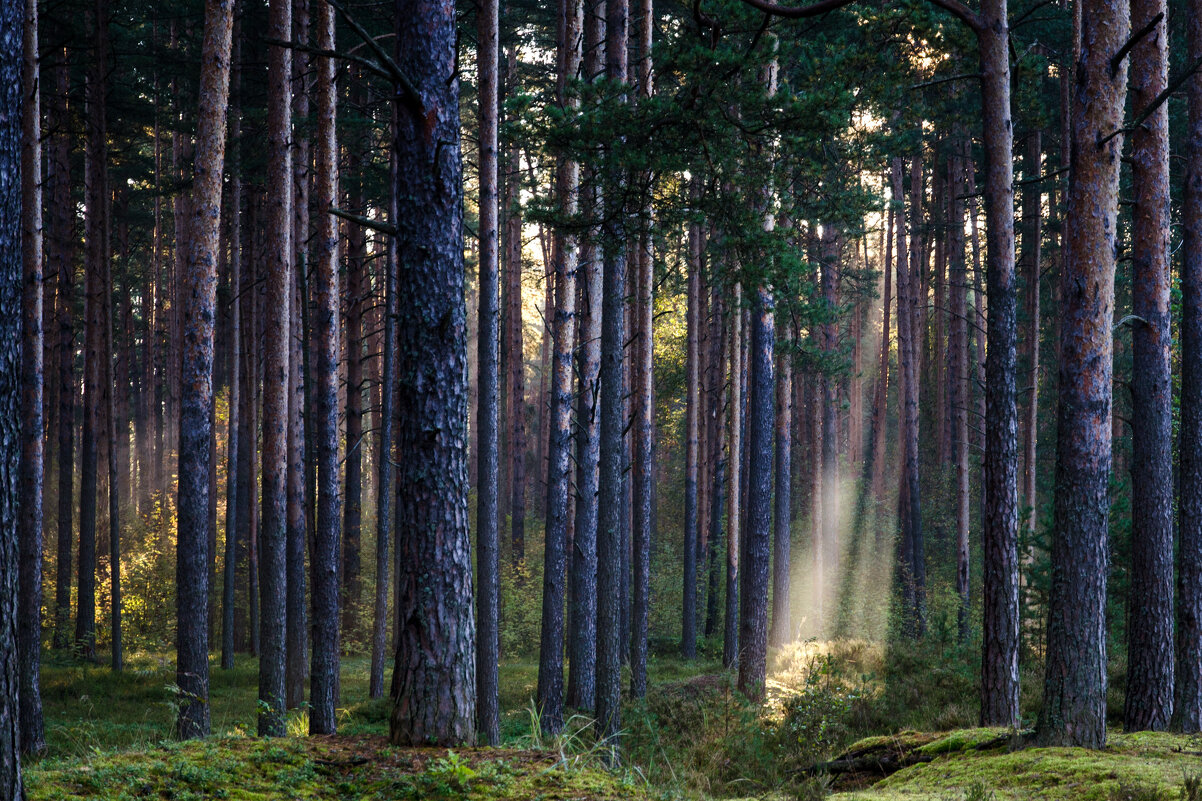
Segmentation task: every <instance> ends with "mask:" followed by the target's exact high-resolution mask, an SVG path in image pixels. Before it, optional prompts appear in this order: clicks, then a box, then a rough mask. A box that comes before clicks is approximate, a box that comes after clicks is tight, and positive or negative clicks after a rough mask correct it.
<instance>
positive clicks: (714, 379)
mask: <svg viewBox="0 0 1202 801" xmlns="http://www.w3.org/2000/svg"><path fill="white" fill-rule="evenodd" d="M702 247H703V248H704V238H703V240H702ZM699 266H700V265H699ZM713 292H714V294H713V301H712V302H711V303H710V320H709V325H710V331H709V338H708V341H707V343H706V344H707V346H708V349H709V359H708V361H709V375H708V387H707V392H706V394H708V395H709V401H708V403H706V407H707V409H706V430H707V436H706V447H707V450H706V451H705V453H706V458H707V459H708V461H709V463H710V465H711V466H710V469H709V471H707V473H708V475H707V477H706V479H707V482H708V483H709V485H710V486H709V491H708V492H707V493H706V494H707V495H708V496H709V499H710V500H709V502H708V503H707V504H706V506H707V507H708V509H707V512H708V517H707V518H706V519H707V521H708V526H709V534H708V537H707V539H708V541H709V542H708V547H707V548H706V550H707V551H708V553H707V554H706V558H707V560H708V563H709V564H708V569H707V572H708V574H709V576H708V578H707V581H706V593H705V636H706V637H712V636H714V632H715V631H717V630H718V615H719V610H718V600H719V597H720V592H721V580H722V568H721V565H720V564H719V562H718V553H719V546H720V545H721V544H722V508H723V500H724V498H725V496H724V493H723V487H724V483H723V482H724V480H725V474H726V457H725V455H724V451H723V446H724V445H725V443H724V442H723V441H722V439H723V438H722V432H723V426H722V421H723V419H724V413H723V408H724V402H723V400H722V398H723V393H724V392H725V380H726V373H725V371H726V366H725V365H726V328H725V326H724V325H723V324H722V302H721V298H720V297H719V295H718V290H717V288H716V287H715V288H714V291H713Z"/></svg>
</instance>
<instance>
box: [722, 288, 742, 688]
mask: <svg viewBox="0 0 1202 801" xmlns="http://www.w3.org/2000/svg"><path fill="white" fill-rule="evenodd" d="M742 289H743V288H742V286H741V285H738V284H736V285H735V292H734V299H733V301H732V303H731V305H730V330H731V334H730V338H729V340H728V342H729V348H728V350H729V353H728V355H727V359H726V361H727V363H728V364H729V365H730V374H729V379H728V381H727V384H728V386H729V387H730V398H729V400H728V402H727V413H728V415H729V417H728V420H727V423H728V425H729V426H730V433H729V434H728V435H727V441H728V442H729V443H730V448H729V451H728V455H727V463H728V464H729V466H730V478H729V480H728V482H727V496H728V499H727V503H726V508H727V513H726V610H725V614H724V615H723V629H722V667H724V668H726V669H727V670H730V669H732V668H734V667H736V666H737V665H738V664H739V550H740V548H739V531H740V528H741V526H740V521H741V520H742V517H741V516H740V514H739V510H740V508H741V507H742V504H741V503H740V500H741V499H740V497H739V486H740V485H741V484H742V481H741V476H742V473H743V469H742V468H743V460H742V453H743V448H742V442H743V429H742V426H741V425H740V424H739V417H740V415H739V410H740V408H741V407H742V396H743V390H742V386H741V383H742V382H741V381H740V376H741V375H742V373H743V368H742V361H743V291H742Z"/></svg>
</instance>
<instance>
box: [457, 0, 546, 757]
mask: <svg viewBox="0 0 1202 801" xmlns="http://www.w3.org/2000/svg"><path fill="white" fill-rule="evenodd" d="M561 13H562V12H561ZM499 14H500V12H499V3H498V0H485V2H484V3H483V4H482V5H481V7H480V8H479V9H477V11H476V37H477V41H478V42H479V51H478V52H477V55H476V68H477V70H478V72H477V75H478V86H479V104H480V107H479V119H480V142H479V150H480V198H479V208H480V259H479V270H480V279H479V291H480V309H479V322H478V325H479V330H478V337H477V345H476V349H477V353H478V357H477V369H478V370H479V383H478V389H477V391H478V393H479V396H478V401H477V403H478V410H479V411H478V414H477V417H476V423H477V430H478V434H477V451H476V454H477V467H476V476H477V483H476V566H477V577H478V581H477V587H476V593H477V594H476V735H477V736H478V737H479V738H480V739H481V740H483V741H484V742H485V743H487V744H489V745H496V743H497V740H498V739H499V738H500V718H499V712H498V703H499V702H498V695H497V693H498V682H499V679H498V672H497V671H498V668H497V662H498V660H499V659H500V644H499V643H500V631H499V627H500V623H499V616H498V582H499V580H500V579H499V573H500V560H499V558H498V552H499V549H500V542H499V541H500V520H499V516H498V494H499V492H498V486H497V479H498V477H499V473H500V453H499V440H500V436H499V431H498V430H497V422H498V417H497V410H498V406H497V401H498V394H499V392H500V373H499V369H500V366H499V364H498V358H499V352H498V351H499V349H500V334H501V329H500V308H499V307H500V282H499V276H498V262H499V256H498V250H497V248H498V240H499V236H498V234H499V231H498V217H499V213H498V212H499V210H498V208H497V182H498V169H497V118H498V116H499V114H500V109H499V106H498V103H499V94H500V90H499V88H498V62H499V52H498V38H499ZM560 46H561V47H562V44H561V45H560ZM550 520H551V518H550V515H548V518H547V521H548V535H547V539H548V541H550V538H551V532H550ZM544 592H545V590H544ZM544 619H545V618H544ZM544 714H545V713H544Z"/></svg>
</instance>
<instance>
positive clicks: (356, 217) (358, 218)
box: [326, 206, 397, 236]
mask: <svg viewBox="0 0 1202 801" xmlns="http://www.w3.org/2000/svg"><path fill="white" fill-rule="evenodd" d="M326 211H327V212H329V213H330V214H333V215H334V216H335V217H341V218H342V219H344V220H348V221H350V222H353V223H358V224H359V225H362V226H363V227H364V228H370V229H371V230H373V231H379V232H380V233H382V234H388V235H389V236H396V234H397V230H396V226H395V225H391V224H390V223H386V222H380V221H379V220H373V219H372V218H370V217H364V216H362V215H360V214H353V213H351V212H349V211H343V210H342V209H340V208H338V207H337V206H330V207H329V208H328V209H326Z"/></svg>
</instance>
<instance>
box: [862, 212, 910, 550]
mask: <svg viewBox="0 0 1202 801" xmlns="http://www.w3.org/2000/svg"><path fill="white" fill-rule="evenodd" d="M896 217H897V211H896V209H895V208H894V207H893V206H892V205H890V207H889V212H888V219H887V220H886V223H885V252H884V260H883V261H882V262H881V271H882V272H883V273H884V274H885V292H884V296H883V298H882V300H881V357H880V363H879V365H878V366H877V375H876V387H875V390H874V395H873V399H872V424H871V425H872V439H871V443H872V445H871V447H872V453H871V454H870V458H871V460H872V498H873V500H874V501H875V502H876V503H878V504H879V503H880V501H881V496H882V495H883V494H884V491H885V442H886V439H885V433H886V432H885V429H886V428H887V427H888V421H887V419H886V414H887V406H888V402H889V338H890V333H889V310H890V309H889V307H890V305H891V304H892V303H893V227H894V220H895V218H896ZM899 232H900V227H899ZM902 235H903V236H904V234H902ZM902 249H903V250H904V247H903V248H902ZM880 530H881V526H879V525H878V526H877V531H880Z"/></svg>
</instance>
